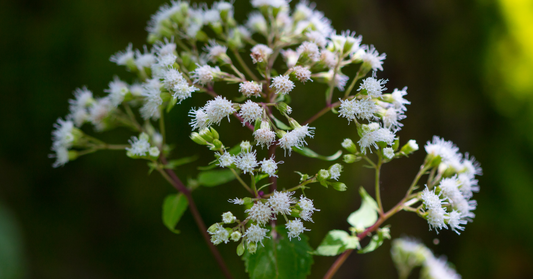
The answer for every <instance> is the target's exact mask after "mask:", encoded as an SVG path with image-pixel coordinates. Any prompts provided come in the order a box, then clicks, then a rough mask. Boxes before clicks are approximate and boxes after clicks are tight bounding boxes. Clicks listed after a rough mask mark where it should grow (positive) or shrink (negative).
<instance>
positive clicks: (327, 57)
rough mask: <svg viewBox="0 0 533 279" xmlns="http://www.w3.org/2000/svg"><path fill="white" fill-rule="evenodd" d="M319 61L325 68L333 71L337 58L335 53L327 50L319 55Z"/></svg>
mask: <svg viewBox="0 0 533 279" xmlns="http://www.w3.org/2000/svg"><path fill="white" fill-rule="evenodd" d="M320 61H322V62H323V63H324V64H325V65H326V67H328V68H330V69H333V68H335V66H337V62H338V58H337V55H335V53H333V52H331V51H329V50H323V51H322V53H321V54H320Z"/></svg>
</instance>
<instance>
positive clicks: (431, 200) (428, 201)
mask: <svg viewBox="0 0 533 279" xmlns="http://www.w3.org/2000/svg"><path fill="white" fill-rule="evenodd" d="M420 198H421V199H422V202H423V203H424V205H425V206H426V209H428V210H431V209H435V208H441V207H442V202H443V201H444V200H446V199H441V198H440V193H439V194H438V195H437V194H435V189H433V190H432V191H430V190H429V189H428V187H427V186H426V189H424V191H422V195H421V196H420Z"/></svg>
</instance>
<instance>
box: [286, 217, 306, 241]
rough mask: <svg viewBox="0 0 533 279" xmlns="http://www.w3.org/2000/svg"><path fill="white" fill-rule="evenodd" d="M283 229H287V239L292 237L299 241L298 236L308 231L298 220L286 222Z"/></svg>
mask: <svg viewBox="0 0 533 279" xmlns="http://www.w3.org/2000/svg"><path fill="white" fill-rule="evenodd" d="M285 228H287V230H288V234H287V236H288V237H289V239H292V238H293V237H294V238H296V237H297V238H298V240H301V239H300V234H301V233H303V232H304V231H310V230H309V229H306V228H305V227H304V224H303V223H302V221H301V220H300V219H299V218H296V219H294V220H290V221H289V222H287V224H285Z"/></svg>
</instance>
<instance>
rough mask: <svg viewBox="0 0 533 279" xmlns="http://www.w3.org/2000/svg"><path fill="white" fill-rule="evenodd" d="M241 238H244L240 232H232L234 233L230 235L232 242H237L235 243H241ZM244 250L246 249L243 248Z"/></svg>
mask: <svg viewBox="0 0 533 279" xmlns="http://www.w3.org/2000/svg"><path fill="white" fill-rule="evenodd" d="M241 236H242V235H241V233H240V232H238V231H234V232H232V233H231V234H230V238H231V240H233V241H235V242H237V241H239V239H241ZM243 249H244V247H243Z"/></svg>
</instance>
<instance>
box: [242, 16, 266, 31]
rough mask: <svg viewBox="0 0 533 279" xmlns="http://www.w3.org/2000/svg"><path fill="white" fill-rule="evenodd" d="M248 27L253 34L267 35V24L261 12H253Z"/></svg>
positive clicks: (247, 23) (249, 17)
mask: <svg viewBox="0 0 533 279" xmlns="http://www.w3.org/2000/svg"><path fill="white" fill-rule="evenodd" d="M246 26H248V28H250V30H251V31H252V32H259V33H263V34H266V33H267V22H266V20H265V17H263V15H262V14H261V13H259V12H252V13H251V14H250V15H249V16H248V21H247V22H246Z"/></svg>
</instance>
